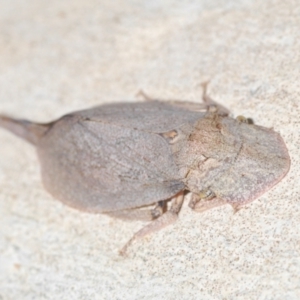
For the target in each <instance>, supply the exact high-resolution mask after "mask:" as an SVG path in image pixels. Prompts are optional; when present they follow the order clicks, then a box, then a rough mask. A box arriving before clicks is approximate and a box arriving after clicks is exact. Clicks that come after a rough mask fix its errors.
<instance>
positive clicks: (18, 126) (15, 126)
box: [0, 114, 49, 145]
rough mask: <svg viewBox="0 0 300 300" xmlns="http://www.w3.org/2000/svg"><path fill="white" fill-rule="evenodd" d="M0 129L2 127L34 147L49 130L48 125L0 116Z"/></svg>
mask: <svg viewBox="0 0 300 300" xmlns="http://www.w3.org/2000/svg"><path fill="white" fill-rule="evenodd" d="M0 127H3V128H5V129H7V130H9V131H11V132H12V133H14V134H15V135H17V136H19V137H21V138H22V139H24V140H26V141H28V142H29V143H31V144H33V145H36V144H37V142H38V140H39V139H40V138H41V137H42V136H43V135H44V133H45V132H46V131H47V129H48V128H49V124H38V123H33V122H30V121H27V120H19V119H13V118H10V117H7V116H5V115H1V114H0Z"/></svg>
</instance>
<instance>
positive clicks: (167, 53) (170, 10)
mask: <svg viewBox="0 0 300 300" xmlns="http://www.w3.org/2000/svg"><path fill="white" fill-rule="evenodd" d="M285 2H286V3H284V1H281V0H274V1H271V0H268V1H251V0H244V1H242V0H240V1H226V0H224V1H221V0H220V1H210V0H206V1H205V0H202V1H200V0H199V1H171V0H169V1H137V0H135V1H134V0H131V1H120V0H117V1H116V0H114V1H92V0H85V1H83V0H75V1H74V0H72V1H71V0H67V1H58V0H55V1H51V2H49V1H48V2H45V1H38V0H26V1H25V0H11V1H6V0H1V2H0V7H1V8H0V111H1V112H5V113H7V114H11V115H13V116H18V117H27V118H30V119H34V120H38V121H49V120H52V119H54V118H56V117H59V116H61V115H62V114H64V113H66V112H69V111H72V110H74V109H79V108H85V107H89V106H92V105H96V104H99V103H104V102H113V101H123V100H125V99H127V100H134V99H135V93H136V92H137V91H138V90H139V89H144V90H145V91H146V92H147V93H148V94H150V95H151V96H154V97H157V98H161V99H169V98H177V99H187V100H193V101H197V100H198V99H199V98H200V93H201V89H200V87H199V84H200V83H201V82H202V81H204V80H206V79H211V84H210V87H209V89H210V94H211V95H212V96H213V97H214V98H215V99H216V100H218V101H219V102H220V103H222V104H224V105H226V106H227V107H228V108H230V109H231V111H232V113H233V115H235V116H236V115H240V114H243V115H245V116H247V117H253V118H254V120H255V121H256V123H258V124H261V125H264V126H267V127H274V128H275V129H276V130H277V131H279V132H280V133H281V135H282V136H283V138H284V140H285V141H286V143H287V146H288V149H289V151H290V155H291V159H292V166H291V170H290V173H289V174H288V176H287V177H286V178H285V179H284V180H282V182H281V183H280V184H278V185H277V186H276V187H275V188H273V189H272V190H271V191H270V192H268V193H266V194H265V195H263V196H262V197H260V198H259V199H258V200H256V201H255V202H253V203H251V204H250V205H248V206H247V207H246V208H245V209H243V210H241V211H239V212H238V213H237V214H233V212H232V209H231V208H230V207H221V208H219V209H214V210H212V211H208V212H205V213H203V214H197V213H193V212H192V211H190V210H189V209H188V207H186V206H185V207H184V208H183V210H182V211H181V214H180V218H179V220H178V222H177V223H176V224H175V225H174V226H170V227H169V228H167V229H165V230H163V231H160V232H159V233H157V234H155V235H153V236H151V237H149V238H147V239H145V240H142V241H140V242H139V243H137V244H135V245H134V246H133V247H132V248H131V249H130V252H129V257H128V258H126V259H124V258H121V257H119V256H118V249H119V248H120V247H121V246H122V245H123V244H124V243H125V242H126V241H127V240H128V238H129V237H131V235H132V234H133V232H135V231H136V230H137V229H139V228H140V227H141V226H142V225H143V224H142V223H141V222H132V223H126V222H123V221H121V220H116V219H111V218H109V217H107V216H103V215H89V214H85V213H81V212H78V211H75V210H73V209H70V208H68V207H66V206H63V205H62V204H60V203H59V202H58V201H55V200H53V199H52V197H51V196H50V195H48V194H47V193H46V192H45V191H44V189H43V188H42V185H41V181H40V177H39V166H38V162H37V157H36V155H35V152H34V149H33V148H32V147H31V146H30V145H28V144H26V143H25V142H23V141H21V140H19V139H18V138H16V137H14V136H12V135H10V134H9V133H7V132H5V131H3V130H1V131H0V220H1V221H0V253H1V254H0V255H1V256H0V299H1V300H4V299H5V300H8V299H14V300H15V299H300V199H299V194H300V193H299V192H300V188H299V178H300V171H299V164H300V161H299V160H300V155H299V154H300V149H299V148H300V139H299V131H300V123H299V119H300V106H299V103H300V93H299V91H300V86H299V79H300V30H299V29H300V4H299V1H297V0H295V1H285Z"/></svg>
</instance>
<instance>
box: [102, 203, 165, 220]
mask: <svg viewBox="0 0 300 300" xmlns="http://www.w3.org/2000/svg"><path fill="white" fill-rule="evenodd" d="M166 202H167V201H159V202H158V203H157V204H156V205H155V207H154V208H151V209H149V208H146V209H144V208H140V209H139V208H134V209H124V210H117V211H112V212H107V213H105V214H106V215H109V216H111V217H114V218H119V219H122V220H127V221H152V220H154V219H156V218H158V217H160V216H161V215H162V214H163V213H164V212H165V209H166Z"/></svg>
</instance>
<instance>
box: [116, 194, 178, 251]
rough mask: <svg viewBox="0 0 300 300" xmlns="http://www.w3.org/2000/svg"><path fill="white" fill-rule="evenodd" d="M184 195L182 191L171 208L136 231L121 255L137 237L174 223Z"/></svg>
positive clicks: (173, 201)
mask: <svg viewBox="0 0 300 300" xmlns="http://www.w3.org/2000/svg"><path fill="white" fill-rule="evenodd" d="M183 196H184V192H180V193H179V194H177V196H176V197H175V198H174V199H173V200H172V205H171V208H170V209H169V210H168V211H167V212H166V213H164V214H163V215H161V216H160V217H158V218H157V219H155V220H154V221H152V222H151V223H150V224H148V225H146V226H145V227H143V228H142V229H141V230H139V231H138V232H136V233H135V234H134V236H133V237H132V238H131V239H130V240H129V241H128V242H127V243H126V245H125V246H124V247H123V248H122V249H121V250H120V254H121V255H125V254H126V251H127V249H128V247H129V246H130V245H131V244H132V243H133V242H134V241H135V240H137V239H140V238H143V237H144V236H146V235H148V234H150V233H153V232H155V231H158V230H160V229H162V228H164V227H166V226H168V225H170V224H172V223H174V222H175V221H176V220H177V217H178V213H179V211H180V209H181V206H182V203H183Z"/></svg>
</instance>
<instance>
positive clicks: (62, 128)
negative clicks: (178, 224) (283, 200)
mask: <svg viewBox="0 0 300 300" xmlns="http://www.w3.org/2000/svg"><path fill="white" fill-rule="evenodd" d="M199 107H200V108H203V105H202V106H201V105H200V106H199V105H196V104H192V103H184V102H161V101H145V102H138V103H118V104H109V105H102V106H98V107H95V108H92V109H88V110H83V111H78V112H74V113H71V114H68V115H66V116H64V117H62V118H60V119H58V120H57V121H54V122H52V123H48V124H37V123H32V122H29V121H24V120H16V119H12V118H9V117H6V116H1V117H0V126H2V127H5V128H7V129H8V130H10V131H12V132H14V133H15V134H17V135H19V136H20V137H22V138H24V139H26V140H27V141H29V142H31V143H32V144H33V145H35V147H36V149H37V153H38V156H39V160H40V163H41V173H42V179H43V183H44V186H45V188H46V189H47V190H48V191H49V192H50V193H51V194H52V195H53V196H54V197H55V198H57V199H59V200H60V201H62V202H64V203H66V204H67V205H69V206H72V207H74V208H77V209H80V210H84V211H88V212H91V213H107V214H110V215H112V216H116V217H122V218H137V219H149V220H151V219H153V218H156V219H155V220H154V221H153V222H152V223H150V224H149V225H147V226H146V227H145V228H143V229H142V230H140V231H139V232H138V233H136V234H135V236H134V238H133V239H136V238H139V237H141V236H144V235H145V234H147V233H149V232H151V231H155V230H158V229H160V228H162V227H164V226H166V225H168V224H169V223H171V222H173V221H174V220H175V219H176V217H177V214H178V212H179V210H180V208H181V204H182V201H183V193H184V191H186V190H188V191H191V192H192V199H191V202H190V207H191V208H193V209H195V210H196V211H203V210H205V209H208V208H211V207H215V206H218V205H222V204H226V203H228V204H231V205H232V206H234V207H235V208H238V207H241V206H243V205H245V204H246V203H249V202H250V201H252V200H254V199H255V198H257V197H258V196H259V195H261V194H262V193H264V192H265V191H267V190H268V189H269V188H271V187H272V186H273V185H275V184H276V183H277V182H279V181H280V180H281V179H282V178H283V177H284V176H285V175H286V173H287V172H288V170H289V166H290V159H289V155H288V152H287V149H286V146H285V144H284V142H283V140H282V138H281V137H280V135H279V134H278V133H276V132H275V131H273V130H272V129H268V128H264V127H261V126H257V125H253V124H249V123H248V122H247V120H246V119H245V118H237V119H233V118H231V117H229V116H228V113H227V111H226V110H224V109H222V108H219V107H218V106H209V107H210V108H209V109H207V111H204V112H203V111H201V110H199ZM170 199H173V203H172V206H171V208H170V210H169V211H167V212H166V213H164V208H165V205H164V203H165V202H164V201H165V200H170ZM155 203H158V204H157V205H156V207H155V208H154V209H150V210H141V209H140V208H141V207H144V206H148V205H151V204H155ZM126 247H127V246H125V248H124V249H123V252H125V251H126Z"/></svg>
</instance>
